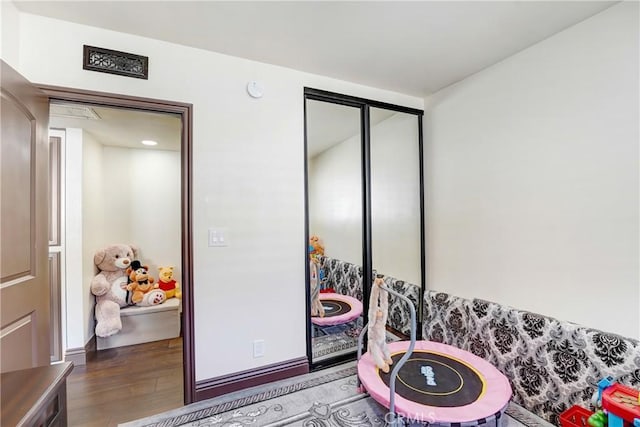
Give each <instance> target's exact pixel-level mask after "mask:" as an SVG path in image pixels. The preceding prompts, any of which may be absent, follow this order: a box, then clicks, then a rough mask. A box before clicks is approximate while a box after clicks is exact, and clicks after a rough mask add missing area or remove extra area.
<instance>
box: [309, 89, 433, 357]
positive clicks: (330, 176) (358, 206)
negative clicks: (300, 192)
mask: <svg viewBox="0 0 640 427" xmlns="http://www.w3.org/2000/svg"><path fill="white" fill-rule="evenodd" d="M421 121H422V111H420V110H415V109H410V108H405V107H401V106H395V105H390V104H385V103H380V102H376V101H371V100H366V99H362V98H354V97H350V96H347V95H341V94H336V93H331V92H326V91H320V90H316V89H309V88H306V89H305V165H306V167H305V173H306V208H307V209H306V219H307V236H306V237H307V239H308V250H307V265H306V271H307V280H306V287H307V308H308V310H309V316H308V319H307V330H308V333H307V352H308V355H309V359H310V363H311V366H312V367H313V368H317V367H321V366H324V365H328V364H331V363H335V362H337V361H339V360H345V359H349V358H354V357H355V351H356V348H357V337H358V334H359V332H360V331H361V330H362V327H363V325H364V324H366V322H367V320H366V313H367V309H368V299H369V291H370V287H371V283H372V282H373V279H374V277H375V276H376V274H381V275H384V280H385V283H386V284H387V285H388V286H390V287H392V288H393V289H395V290H397V291H399V292H402V293H403V294H405V295H407V296H409V297H410V298H411V299H412V300H413V301H414V303H415V304H416V309H417V310H418V313H421V300H422V297H421V296H422V295H423V293H424V276H425V273H424V239H423V235H424V220H423V218H424V215H423V208H422V206H423V203H422V200H423V185H422V178H421V177H422V137H421V133H422V125H421ZM408 317H409V311H408V308H407V307H406V306H405V305H404V304H403V303H401V302H400V301H396V300H395V299H394V298H393V297H391V298H390V303H389V320H388V322H387V329H388V331H389V334H390V337H389V338H390V339H396V338H404V335H408V334H409V327H408V323H409V322H408ZM420 329H421V328H420V327H418V336H420Z"/></svg>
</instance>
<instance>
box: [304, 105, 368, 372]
mask: <svg viewBox="0 0 640 427" xmlns="http://www.w3.org/2000/svg"><path fill="white" fill-rule="evenodd" d="M306 120H307V179H308V181H307V182H308V184H307V185H308V187H307V200H308V217H309V230H308V231H309V236H310V239H309V240H310V241H309V261H310V265H309V271H310V280H309V284H310V287H311V289H310V293H311V311H312V312H311V313H310V315H311V316H312V318H311V325H312V333H311V337H312V362H313V363H318V362H321V361H323V360H326V359H329V358H332V357H336V356H339V355H342V354H347V353H352V352H353V351H355V349H356V346H357V334H358V332H359V331H360V329H361V327H362V166H361V165H362V160H361V158H362V157H361V151H362V149H361V148H362V137H361V130H360V109H359V108H356V107H349V106H343V105H338V104H333V103H328V102H322V101H316V100H310V99H307V100H306Z"/></svg>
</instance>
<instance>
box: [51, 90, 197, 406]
mask: <svg viewBox="0 0 640 427" xmlns="http://www.w3.org/2000/svg"><path fill="white" fill-rule="evenodd" d="M40 89H41V90H43V91H44V92H45V93H46V94H47V95H48V96H49V99H50V106H51V109H52V114H51V119H50V122H51V127H53V128H57V130H55V131H52V136H55V135H57V136H58V138H62V137H64V144H63V149H64V151H62V152H61V154H60V156H59V157H60V159H63V162H64V160H66V163H65V165H64V167H63V168H62V169H63V170H64V172H63V173H67V174H69V173H71V174H76V175H77V174H78V173H79V174H80V177H82V176H83V175H84V177H85V178H87V177H88V179H89V181H88V182H87V181H86V180H83V183H82V184H80V185H74V188H73V189H72V190H71V191H75V192H76V193H77V192H78V191H80V193H81V195H82V194H84V195H85V198H84V199H83V204H87V203H89V204H90V206H83V207H82V209H80V211H81V212H84V213H85V214H86V213H88V212H91V211H92V210H93V212H94V215H85V216H84V217H83V218H82V220H81V221H80V222H81V224H73V223H71V226H70V227H69V228H70V229H65V230H61V233H60V234H61V235H66V236H68V238H67V239H64V238H62V239H60V241H59V243H60V244H61V245H64V246H63V247H58V248H54V249H55V250H57V252H59V253H63V254H73V253H81V254H82V255H81V256H82V258H85V259H86V258H88V259H90V260H91V261H92V260H93V255H94V253H95V251H96V250H98V249H100V248H101V247H103V246H106V245H107V244H111V243H124V244H134V245H135V246H137V248H138V249H139V253H138V258H137V259H140V261H141V263H142V264H146V265H148V266H149V273H151V277H155V280H158V279H159V270H158V267H168V266H172V267H174V279H175V280H176V281H178V282H179V283H180V285H181V291H182V298H181V304H180V306H181V307H180V309H181V316H180V319H179V320H178V326H179V332H178V333H179V335H180V336H181V338H182V339H181V341H182V361H183V369H182V371H183V378H182V381H183V391H184V396H183V397H184V399H183V400H184V402H183V403H184V404H189V403H192V402H193V401H194V397H195V369H194V352H193V298H192V292H193V291H192V282H191V280H192V277H193V273H192V270H193V264H192V256H191V254H192V247H193V246H192V233H191V224H192V215H191V188H192V185H191V182H192V180H191V176H192V172H191V146H192V141H191V135H192V105H191V104H184V103H176V102H171V101H161V100H153V99H147V98H137V97H130V96H124V95H117V94H108V93H100V92H89V91H83V90H76V89H68V88H58V87H51V86H42V87H40ZM72 110H77V111H75V112H72ZM65 113H69V114H65ZM74 114H75V115H77V114H87V115H88V116H91V117H86V118H79V117H62V116H65V115H66V116H72V115H74ZM94 116H97V117H98V118H95V117H94ZM143 134H144V135H147V136H142V135H143ZM126 140H129V141H130V142H128V143H127V142H125V141H126ZM143 140H145V141H148V140H152V141H155V142H157V143H158V145H156V146H155V147H150V146H147V145H143V144H142V141H143ZM154 148H155V149H154ZM78 151H86V152H85V153H84V154H83V153H78ZM69 163H74V164H71V165H70V164H69ZM75 163H80V164H81V166H82V167H81V168H80V172H78V168H77V166H78V165H76V164H75ZM83 168H84V169H83ZM69 178H70V177H69V176H66V178H65V179H66V181H67V182H69ZM101 180H102V182H100V181H101ZM83 186H84V187H83ZM65 190H66V191H65ZM65 190H62V191H63V192H64V194H65V198H66V199H67V200H73V199H72V197H73V194H70V193H69V191H70V189H65ZM70 198H71V199H70ZM72 203H73V202H72ZM61 205H63V204H62V203H61ZM71 206H73V205H71ZM75 208H77V206H76V207H75ZM75 211H76V212H77V211H78V209H75ZM70 213H71V212H64V211H63V212H62V214H63V215H67V216H68V215H69V214H70ZM53 217H55V215H54V216H53ZM71 219H72V218H67V219H66V221H65V220H61V221H59V223H61V224H65V223H67V224H68V223H69V222H68V221H69V220H71ZM83 225H84V226H83ZM96 228H99V229H96ZM74 230H75V233H76V234H70V233H74ZM78 230H80V232H79V233H80V236H78V235H77V233H78ZM79 242H82V243H84V245H81V249H80V252H78V249H77V247H76V248H75V251H76V252H73V251H74V247H73V246H74V245H75V246H78V243H79ZM70 246H71V247H70ZM55 250H54V252H55ZM91 261H89V262H87V261H86V260H85V261H84V262H82V265H83V267H86V264H88V263H89V265H90V263H91ZM74 262H77V265H80V262H81V261H80V260H77V261H73V260H71V259H66V260H63V263H62V264H61V265H63V266H64V265H66V266H67V267H69V266H71V265H73V263H74ZM61 270H62V277H66V279H67V280H66V282H67V283H70V281H69V274H71V272H72V270H71V269H70V268H67V269H66V271H65V269H64V268H62V269H61ZM74 274H76V275H77V274H78V272H77V271H75V273H74ZM92 274H95V270H94V272H93V273H92ZM84 275H85V276H86V272H85V274H84ZM80 283H81V286H84V287H87V283H86V278H84V279H83V278H82V277H81V278H80ZM74 291H78V290H77V289H75V290H74V289H73V288H70V289H68V288H65V287H63V290H62V292H60V294H61V301H62V304H61V307H60V311H61V312H65V318H66V319H67V322H66V325H65V322H60V328H59V329H60V331H59V335H58V336H59V337H65V339H66V342H69V340H70V339H75V340H77V339H78V337H76V336H73V334H83V333H84V334H86V335H85V336H84V337H81V338H80V340H84V341H85V345H86V344H89V343H90V342H89V343H87V342H86V336H89V337H91V336H92V335H93V333H94V331H93V329H94V328H95V322H94V320H93V319H94V317H93V306H92V304H93V295H92V294H91V293H90V291H89V290H88V288H87V289H81V290H79V292H80V293H81V295H80V296H79V297H78V296H75V297H74V295H73V294H71V292H74ZM69 298H76V299H78V298H79V299H80V300H82V299H84V301H83V303H86V305H85V304H82V305H83V308H82V309H81V310H78V308H77V307H72V306H66V305H65V303H64V301H65V300H66V301H69ZM167 301H169V300H167ZM74 310H75V311H80V312H79V313H75V315H76V316H77V317H78V318H80V319H81V325H80V330H79V331H78V330H76V329H77V327H78V325H76V324H75V323H72V320H71V319H72V317H73V315H74V313H73V311H74ZM74 328H76V329H74ZM55 338H56V333H55V332H54V333H53V334H52V340H54V339H55ZM150 339H151V340H153V333H151V335H150ZM116 345H117V344H116ZM62 347H66V346H65V344H62ZM89 348H90V346H89ZM98 348H100V344H98ZM103 348H109V346H106V347H104V346H103ZM98 351H101V350H98ZM52 357H55V355H52Z"/></svg>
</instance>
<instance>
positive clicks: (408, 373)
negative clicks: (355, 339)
mask: <svg viewBox="0 0 640 427" xmlns="http://www.w3.org/2000/svg"><path fill="white" fill-rule="evenodd" d="M409 345H410V341H398V342H393V343H389V351H390V352H391V357H392V359H393V361H394V365H395V364H397V362H398V361H399V360H400V358H401V357H402V356H403V355H404V354H405V353H406V352H407V351H408V348H409ZM394 365H391V366H392V367H393V366H394ZM358 376H359V377H360V380H361V382H362V385H363V386H364V387H365V389H366V390H367V391H368V392H369V394H370V395H371V397H373V398H374V399H375V400H376V401H377V402H378V403H380V404H382V405H384V406H386V407H389V402H390V393H389V378H390V376H391V375H390V373H389V374H385V373H384V372H382V371H381V370H380V369H378V368H377V367H376V366H375V363H374V362H373V360H372V358H371V355H370V354H369V353H365V354H364V355H363V356H362V358H360V360H359V361H358ZM395 391H396V394H395V396H396V397H395V411H396V413H397V414H399V415H401V416H402V417H405V418H408V419H411V420H416V421H423V422H428V423H430V424H451V423H464V424H467V425H474V424H477V423H478V422H480V421H484V422H486V421H487V420H490V419H492V418H493V419H498V418H500V417H501V416H502V413H503V412H504V410H505V409H506V406H507V404H508V402H509V399H510V398H511V387H510V386H509V381H508V380H507V378H506V377H505V376H504V375H502V373H501V372H500V371H498V370H497V369H496V368H495V367H494V366H493V365H491V364H490V363H489V362H487V361H485V360H484V359H481V358H480V357H478V356H475V355H474V354H471V353H469V352H467V351H464V350H461V349H459V348H457V347H452V346H450V345H447V344H441V343H437V342H431V341H416V344H415V349H414V350H413V353H411V355H410V357H409V358H408V359H407V361H406V363H405V364H404V365H402V367H401V368H400V370H399V371H398V376H397V381H396V389H395Z"/></svg>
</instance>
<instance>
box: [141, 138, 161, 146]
mask: <svg viewBox="0 0 640 427" xmlns="http://www.w3.org/2000/svg"><path fill="white" fill-rule="evenodd" d="M142 143H143V144H144V145H158V143H157V142H155V141H151V140H150V139H145V140H144V141H142Z"/></svg>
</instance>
